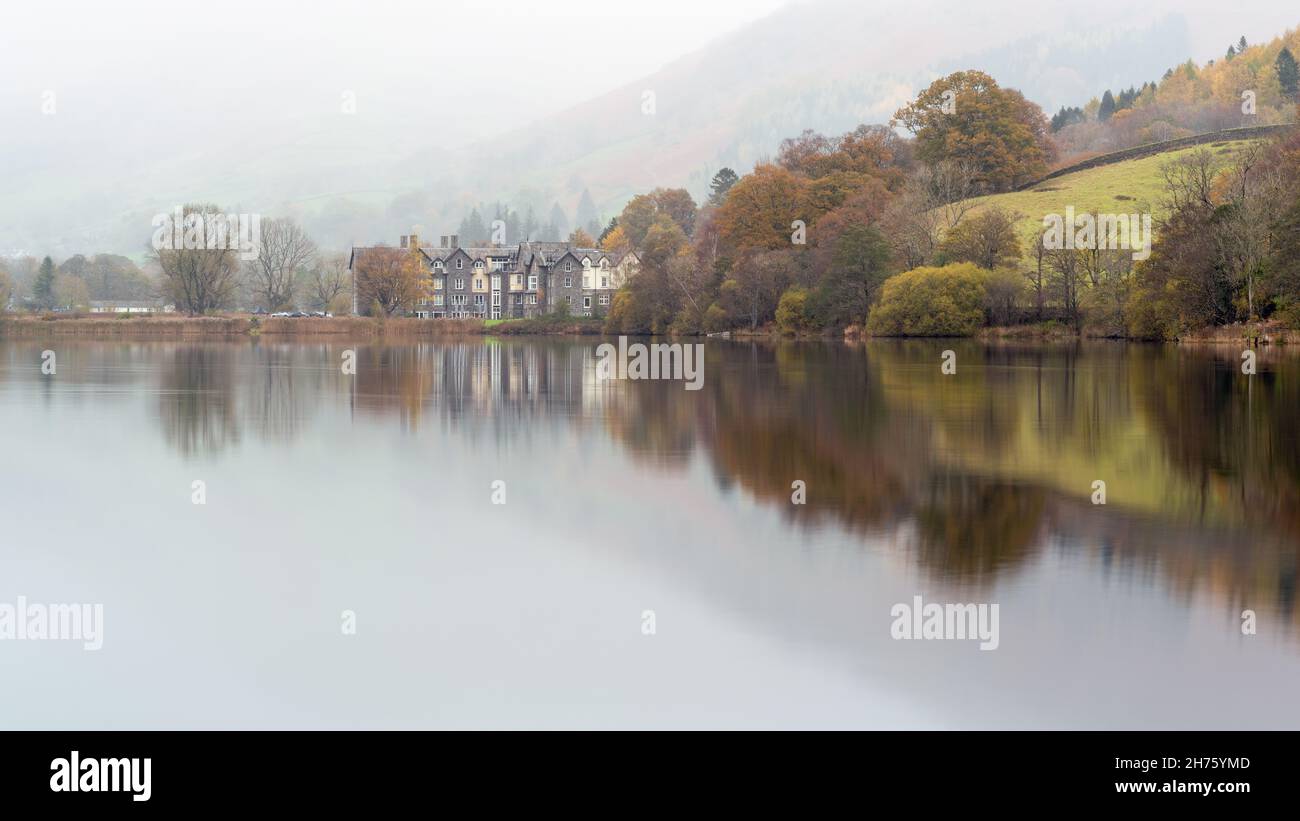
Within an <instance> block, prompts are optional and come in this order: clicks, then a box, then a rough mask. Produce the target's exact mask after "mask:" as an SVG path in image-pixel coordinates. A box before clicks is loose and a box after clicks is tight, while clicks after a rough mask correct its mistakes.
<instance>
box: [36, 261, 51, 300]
mask: <svg viewBox="0 0 1300 821" xmlns="http://www.w3.org/2000/svg"><path fill="white" fill-rule="evenodd" d="M32 295H33V296H34V297H36V304H37V306H39V307H41V308H45V309H47V310H48V309H50V308H53V307H54V260H52V259H50V258H49V257H46V258H45V259H43V260H41V270H40V273H38V274H37V275H36V282H35V284H33V285H32Z"/></svg>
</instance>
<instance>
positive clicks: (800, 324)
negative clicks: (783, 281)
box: [776, 285, 808, 334]
mask: <svg viewBox="0 0 1300 821" xmlns="http://www.w3.org/2000/svg"><path fill="white" fill-rule="evenodd" d="M807 308H808V292H807V291H806V290H804V289H803V288H801V287H799V286H798V285H794V286H791V287H790V288H789V289H788V290H787V291H786V292H785V293H784V294H781V301H780V303H778V304H777V306H776V326H777V327H778V328H780V329H781V330H782V331H783V332H784V333H788V334H795V333H799V332H800V331H805V330H807V329H808V313H807Z"/></svg>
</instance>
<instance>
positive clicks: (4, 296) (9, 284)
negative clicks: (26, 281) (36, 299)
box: [0, 265, 14, 314]
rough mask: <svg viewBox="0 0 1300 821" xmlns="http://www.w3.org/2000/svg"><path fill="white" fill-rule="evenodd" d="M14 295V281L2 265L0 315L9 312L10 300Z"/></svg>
mask: <svg viewBox="0 0 1300 821" xmlns="http://www.w3.org/2000/svg"><path fill="white" fill-rule="evenodd" d="M13 295H14V280H13V277H11V276H9V271H8V270H6V269H5V267H4V266H3V265H0V314H2V313H4V312H5V311H7V310H9V300H10V299H12V298H13Z"/></svg>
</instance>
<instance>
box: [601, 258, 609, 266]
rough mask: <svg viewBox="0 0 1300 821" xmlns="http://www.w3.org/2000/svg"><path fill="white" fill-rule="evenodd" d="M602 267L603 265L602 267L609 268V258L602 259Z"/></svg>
mask: <svg viewBox="0 0 1300 821" xmlns="http://www.w3.org/2000/svg"><path fill="white" fill-rule="evenodd" d="M600 267H601V268H608V267H609V260H607V259H602V260H601V261H600Z"/></svg>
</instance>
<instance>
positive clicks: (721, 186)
mask: <svg viewBox="0 0 1300 821" xmlns="http://www.w3.org/2000/svg"><path fill="white" fill-rule="evenodd" d="M739 179H740V177H738V176H736V172H735V171H732V170H731V169H730V168H720V169H718V173H716V174H714V175H713V181H712V182H710V183H709V203H710V204H711V205H721V204H722V201H723V200H724V199H725V198H726V196H727V192H728V191H730V190H731V186H733V185H735V184H736V181H737V180H739Z"/></svg>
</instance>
